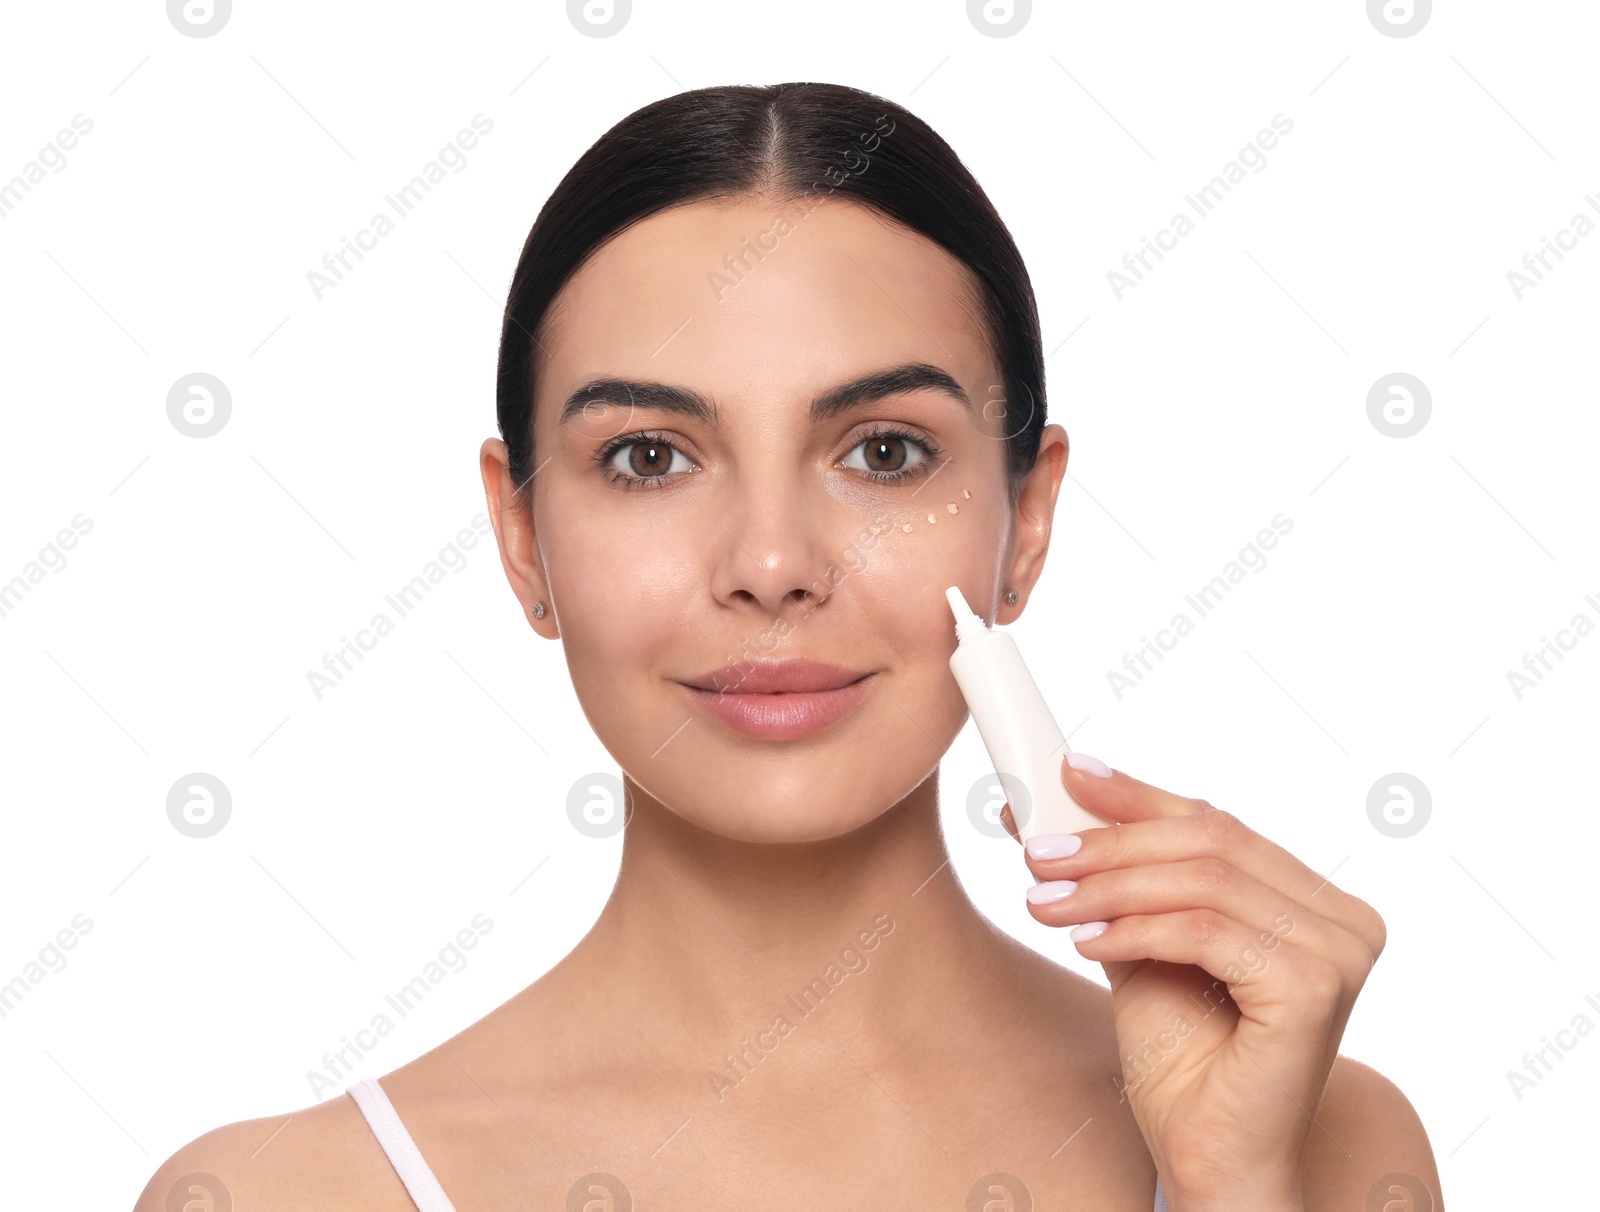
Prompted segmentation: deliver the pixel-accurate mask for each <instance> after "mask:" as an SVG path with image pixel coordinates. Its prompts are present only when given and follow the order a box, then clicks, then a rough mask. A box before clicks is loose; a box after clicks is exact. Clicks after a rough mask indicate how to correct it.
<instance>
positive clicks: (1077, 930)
mask: <svg viewBox="0 0 1600 1212" xmlns="http://www.w3.org/2000/svg"><path fill="white" fill-rule="evenodd" d="M1109 926H1110V923H1109V922H1084V923H1083V925H1081V926H1074V927H1073V928H1072V934H1071V935H1070V937H1071V939H1072V941H1073V942H1075V943H1087V942H1088V941H1089V940H1090V939H1092V938H1099V937H1100V936H1101V935H1102V934H1104V933H1105V932H1106V929H1107V928H1108V927H1109Z"/></svg>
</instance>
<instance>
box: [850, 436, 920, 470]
mask: <svg viewBox="0 0 1600 1212" xmlns="http://www.w3.org/2000/svg"><path fill="white" fill-rule="evenodd" d="M928 455H929V449H928V447H927V445H926V444H924V443H923V442H921V441H919V440H918V439H916V438H910V437H906V436H904V435H902V434H897V433H876V434H873V435H872V436H871V437H869V438H867V439H866V440H865V441H864V442H861V443H859V444H858V445H856V446H855V447H854V448H853V449H852V450H851V451H850V453H849V454H847V455H846V456H845V457H844V460H843V462H844V466H846V467H849V468H852V469H853V470H855V471H863V472H866V473H867V475H868V476H870V477H872V478H874V479H885V480H890V479H904V478H906V477H909V476H912V475H916V474H919V472H918V470H917V469H918V467H919V466H920V464H922V463H925V462H926V461H927V459H928Z"/></svg>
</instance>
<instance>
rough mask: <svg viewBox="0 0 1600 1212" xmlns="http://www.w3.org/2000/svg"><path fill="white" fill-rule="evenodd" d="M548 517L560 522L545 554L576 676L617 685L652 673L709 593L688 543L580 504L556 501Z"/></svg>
mask: <svg viewBox="0 0 1600 1212" xmlns="http://www.w3.org/2000/svg"><path fill="white" fill-rule="evenodd" d="M543 516H545V517H548V518H560V519H562V522H561V524H560V525H558V526H554V527H551V528H547V529H545V530H544V531H543V532H541V535H540V555H541V557H542V559H543V561H544V567H545V571H546V574H547V576H548V577H549V581H550V591H551V596H552V597H553V598H554V599H555V601H556V603H557V605H558V608H559V609H558V615H557V617H558V620H559V622H560V624H561V636H562V643H563V646H564V647H565V648H566V651H567V654H568V658H567V659H568V661H569V663H570V664H571V665H572V667H573V669H574V672H575V673H576V672H578V671H579V670H582V671H583V672H584V673H585V674H586V675H587V676H588V677H592V678H597V679H599V680H600V681H602V682H604V683H606V684H608V685H611V686H615V685H617V684H619V683H620V682H622V681H623V680H625V679H626V678H627V677H628V676H629V675H630V674H631V675H633V676H637V675H638V672H639V671H640V670H647V669H650V668H651V667H652V666H653V665H655V664H656V663H657V662H658V661H659V660H660V658H661V655H662V653H664V652H668V651H671V645H672V643H673V641H674V639H675V638H677V637H681V636H682V634H683V632H684V629H685V627H686V626H687V625H688V620H689V612H690V611H691V609H692V607H693V604H694V602H695V595H696V591H697V590H698V591H699V592H701V593H703V592H704V575H703V572H701V571H700V570H699V569H698V568H697V564H696V562H695V561H694V560H692V559H690V558H688V557H689V555H690V553H689V552H687V551H685V550H683V548H682V545H681V544H682V540H674V539H673V537H672V534H671V532H670V531H668V532H666V533H663V532H662V531H661V530H660V529H659V528H656V527H653V526H639V525H631V526H630V525H627V524H619V523H618V522H617V521H615V520H613V519H611V518H609V517H608V516H606V515H603V514H599V513H596V512H594V511H593V509H592V507H591V508H588V509H584V508H582V507H580V506H579V505H578V503H577V502H571V503H563V502H559V501H556V502H552V503H551V508H550V509H549V510H548V511H547V512H546V513H545V514H544V515H543ZM579 686H580V689H581V688H582V686H583V682H582V681H580V682H579Z"/></svg>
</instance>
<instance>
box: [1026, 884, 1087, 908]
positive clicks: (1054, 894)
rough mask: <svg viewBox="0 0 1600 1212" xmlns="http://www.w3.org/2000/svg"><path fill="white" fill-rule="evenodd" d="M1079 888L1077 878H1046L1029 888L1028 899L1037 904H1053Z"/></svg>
mask: <svg viewBox="0 0 1600 1212" xmlns="http://www.w3.org/2000/svg"><path fill="white" fill-rule="evenodd" d="M1077 890H1078V884H1077V881H1076V880H1045V881H1044V882H1043V883H1042V884H1035V885H1034V886H1033V887H1032V888H1029V889H1028V900H1030V901H1031V902H1033V903H1034V904H1035V905H1053V904H1054V903H1055V902H1056V901H1060V900H1065V899H1066V898H1067V897H1069V896H1071V895H1072V894H1073V893H1074V892H1076V891H1077Z"/></svg>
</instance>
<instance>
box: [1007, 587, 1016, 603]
mask: <svg viewBox="0 0 1600 1212" xmlns="http://www.w3.org/2000/svg"><path fill="white" fill-rule="evenodd" d="M1016 604H1017V591H1016V590H1015V589H1008V590H1006V605H1007V606H1015V605H1016Z"/></svg>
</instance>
